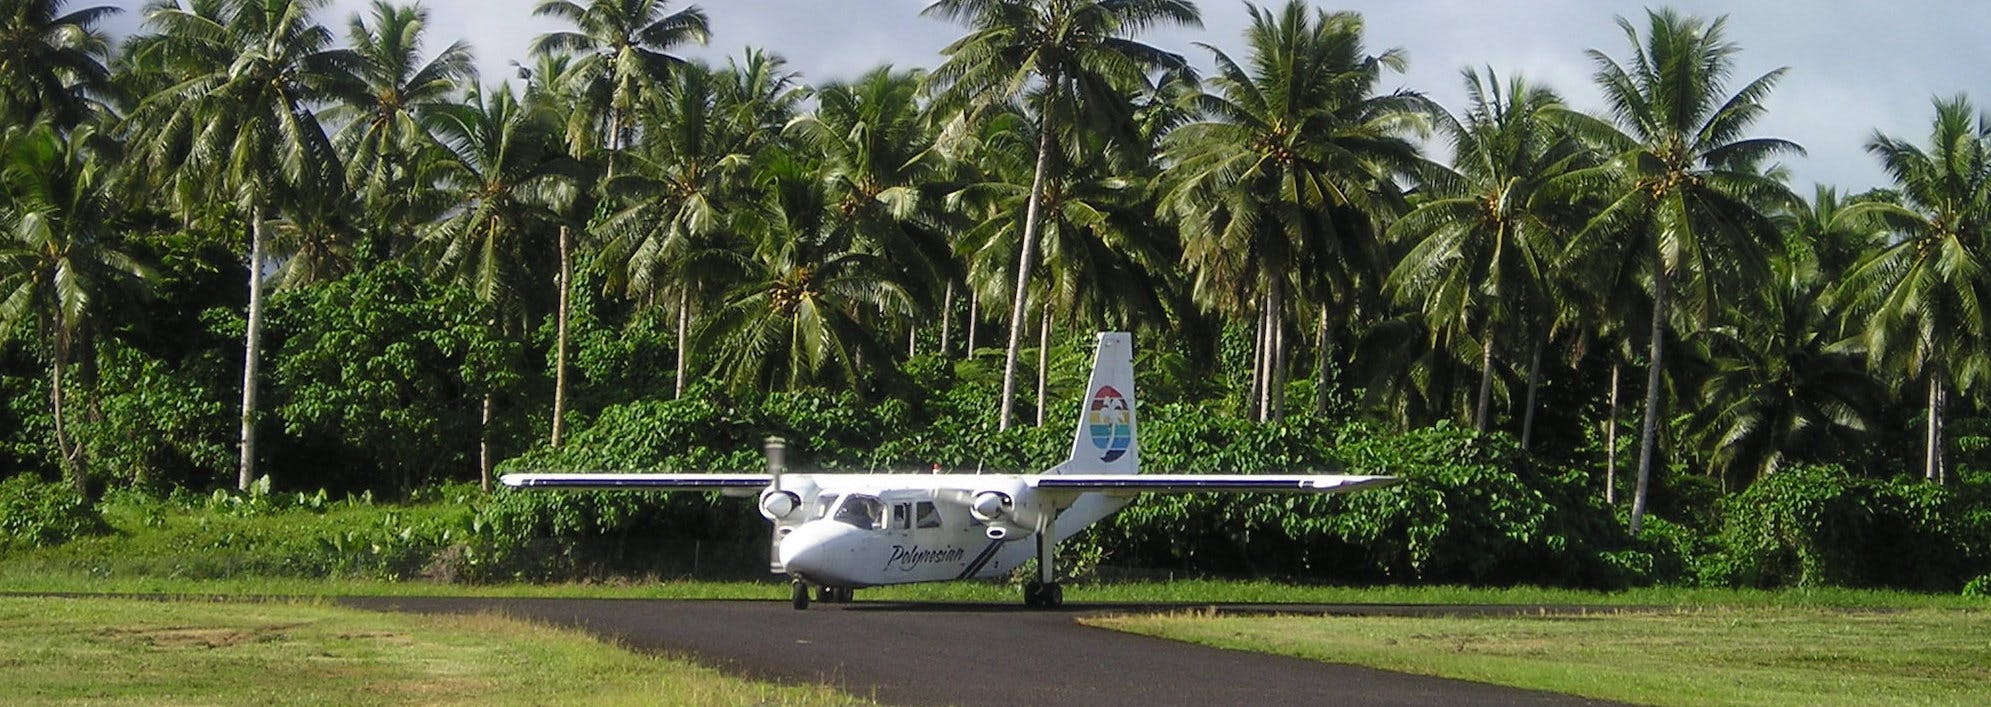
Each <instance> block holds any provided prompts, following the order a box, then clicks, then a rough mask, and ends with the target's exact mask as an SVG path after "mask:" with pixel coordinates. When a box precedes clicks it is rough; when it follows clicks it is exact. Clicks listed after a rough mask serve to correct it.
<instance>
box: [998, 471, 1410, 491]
mask: <svg viewBox="0 0 1991 707" xmlns="http://www.w3.org/2000/svg"><path fill="white" fill-rule="evenodd" d="M1027 478H1028V479H1029V484H1030V485H1031V486H1033V487H1035V488H1038V489H1041V490H1046V491H1071V492H1102V493H1109V494H1136V493H1217V492H1251V493H1345V492H1348V491H1356V490H1360V489H1368V488H1379V487H1383V486H1389V485H1392V484H1395V483H1397V482H1399V481H1401V479H1398V478H1397V477H1394V476H1346V475H1339V474H1141V475H1138V476H1129V475H1120V474H1057V475H1051V474H1041V475H1037V476H1032V477H1027Z"/></svg>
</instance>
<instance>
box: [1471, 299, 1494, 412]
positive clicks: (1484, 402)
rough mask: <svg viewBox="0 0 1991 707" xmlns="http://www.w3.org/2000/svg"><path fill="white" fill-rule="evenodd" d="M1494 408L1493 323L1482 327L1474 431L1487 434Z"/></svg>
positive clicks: (1474, 409) (1489, 322)
mask: <svg viewBox="0 0 1991 707" xmlns="http://www.w3.org/2000/svg"><path fill="white" fill-rule="evenodd" d="M1492 408H1493V322H1492V320H1488V321H1487V322H1486V323H1485V324H1484V325H1482V326H1481V332H1480V339H1479V396H1478V399H1477V400H1476V401H1475V402H1474V403H1473V429H1476V430H1479V431H1480V432H1485V431H1486V429H1487V416H1488V413H1489V412H1490V411H1491V410H1492Z"/></svg>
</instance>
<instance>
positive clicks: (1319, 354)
mask: <svg viewBox="0 0 1991 707" xmlns="http://www.w3.org/2000/svg"><path fill="white" fill-rule="evenodd" d="M1327 325H1328V319H1327V306H1326V305H1321V308H1320V331H1319V332H1318V333H1317V334H1316V335H1315V336H1314V414H1315V415H1325V414H1327V402H1328V385H1329V383H1330V381H1329V380H1328V378H1327V366H1328V357H1327V351H1328V346H1329V345H1330V344H1332V343H1333V341H1332V340H1331V339H1330V338H1329V337H1328V334H1327Z"/></svg>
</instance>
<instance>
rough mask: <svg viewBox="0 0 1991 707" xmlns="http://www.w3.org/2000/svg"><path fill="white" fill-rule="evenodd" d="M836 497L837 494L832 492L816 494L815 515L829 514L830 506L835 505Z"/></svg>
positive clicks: (818, 516) (821, 516)
mask: <svg viewBox="0 0 1991 707" xmlns="http://www.w3.org/2000/svg"><path fill="white" fill-rule="evenodd" d="M836 499H837V494H833V493H826V494H823V495H821V496H817V497H816V517H817V518H823V517H826V516H828V515H829V514H830V508H831V507H832V506H835V505H836Z"/></svg>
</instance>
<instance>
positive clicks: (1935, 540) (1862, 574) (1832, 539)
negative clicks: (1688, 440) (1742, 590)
mask: <svg viewBox="0 0 1991 707" xmlns="http://www.w3.org/2000/svg"><path fill="white" fill-rule="evenodd" d="M1975 508H1981V505H1980V504H1977V503H1975V502H1970V501H1968V500H1967V499H1966V498H1965V497H1964V496H1963V495H1961V494H1960V493H1959V492H1958V491H1956V490H1953V489H1950V488H1947V487H1943V486H1938V485H1934V484H1928V483H1924V482H1920V481H1913V480H1887V481H1875V480H1872V479H1865V478H1859V477H1856V476H1854V475H1852V474H1851V473H1849V472H1847V471H1846V470H1845V469H1843V468H1840V467H1837V466H1796V467H1791V468H1786V469H1783V470H1780V471H1778V472H1777V473H1774V474H1771V475H1769V476H1768V477H1766V478H1764V479H1763V480H1761V481H1758V482H1757V483H1756V484H1755V485H1753V486H1751V487H1750V488H1749V489H1748V490H1746V491H1744V492H1742V493H1741V494H1738V495H1736V496H1733V497H1730V498H1729V499H1726V500H1725V501H1723V502H1722V509H1723V516H1724V517H1723V524H1722V527H1721V532H1720V533H1719V535H1718V536H1717V537H1716V539H1715V542H1716V544H1717V545H1718V547H1719V550H1718V552H1717V553H1716V554H1715V555H1714V556H1713V557H1712V558H1711V560H1710V564H1709V566H1708V567H1707V568H1706V571H1705V572H1704V574H1705V575H1706V577H1707V578H1708V579H1709V580H1710V581H1713V582H1716V583H1726V584H1734V585H1738V586H1746V587H1783V586H1801V587H1815V586H1854V587H1868V586H1886V587H1904V588H1915V589H1944V590H1954V589H1955V588H1957V587H1959V586H1962V585H1963V584H1964V583H1965V582H1966V581H1967V580H1968V579H1969V578H1971V577H1973V576H1975V575H1977V574H1979V573H1982V572H1983V571H1984V570H1985V569H1986V568H1987V567H1991V564H1988V563H1991V560H1987V550H1986V549H1985V547H1984V545H1983V538H1984V537H1985V532H1986V526H1985V523H1984V520H1985V518H1984V516H1983V515H1982V514H1981V513H1976V512H1973V511H1972V510H1971V509H1975Z"/></svg>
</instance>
